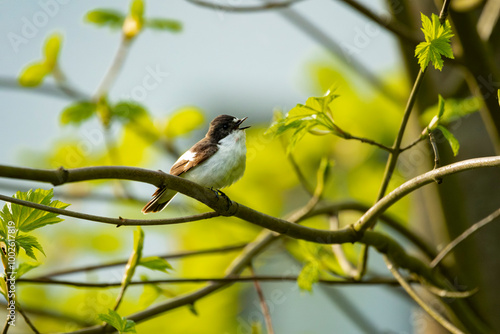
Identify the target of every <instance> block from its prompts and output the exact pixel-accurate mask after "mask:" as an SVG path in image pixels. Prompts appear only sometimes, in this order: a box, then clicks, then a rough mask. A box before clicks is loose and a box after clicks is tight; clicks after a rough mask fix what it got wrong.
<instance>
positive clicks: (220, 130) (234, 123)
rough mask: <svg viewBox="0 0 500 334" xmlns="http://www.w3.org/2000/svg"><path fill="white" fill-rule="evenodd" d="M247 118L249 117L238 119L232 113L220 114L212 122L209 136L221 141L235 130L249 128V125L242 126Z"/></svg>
mask: <svg viewBox="0 0 500 334" xmlns="http://www.w3.org/2000/svg"><path fill="white" fill-rule="evenodd" d="M246 119H247V117H245V118H242V119H238V118H236V117H234V116H230V115H219V116H217V117H215V118H214V120H213V121H212V122H210V128H209V129H208V133H207V137H209V138H211V139H212V140H214V141H216V142H219V141H220V140H221V139H223V138H225V137H226V136H227V135H229V134H230V133H232V132H233V131H240V130H245V129H248V128H249V126H245V127H240V125H241V123H243V121H244V120H246Z"/></svg>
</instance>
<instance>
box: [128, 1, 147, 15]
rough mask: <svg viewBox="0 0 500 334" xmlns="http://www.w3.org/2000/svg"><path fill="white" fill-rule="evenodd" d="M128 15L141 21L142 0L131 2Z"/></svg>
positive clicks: (142, 12)
mask: <svg viewBox="0 0 500 334" xmlns="http://www.w3.org/2000/svg"><path fill="white" fill-rule="evenodd" d="M130 14H131V15H132V16H135V17H138V18H141V19H142V18H143V17H144V2H143V1H142V0H132V3H131V5H130Z"/></svg>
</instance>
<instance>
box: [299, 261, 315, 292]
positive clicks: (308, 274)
mask: <svg viewBox="0 0 500 334" xmlns="http://www.w3.org/2000/svg"><path fill="white" fill-rule="evenodd" d="M318 281H319V263H318V262H317V261H310V262H308V263H306V264H305V265H304V267H303V268H302V271H301V272H300V274H299V277H298V278H297V284H298V285H299V288H300V289H302V290H306V291H309V292H312V285H313V284H314V283H317V282H318Z"/></svg>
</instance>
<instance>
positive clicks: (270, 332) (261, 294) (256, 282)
mask: <svg viewBox="0 0 500 334" xmlns="http://www.w3.org/2000/svg"><path fill="white" fill-rule="evenodd" d="M248 269H250V274H251V275H252V277H255V276H256V275H255V270H254V269H253V266H252V264H251V263H250V264H249V265H248ZM253 284H254V286H255V290H256V291H257V295H258V296H259V302H260V307H261V309H262V314H264V320H265V322H266V329H267V334H274V330H273V322H272V320H271V313H270V312H269V307H267V303H266V298H265V297H264V292H263V291H262V288H261V287H260V284H259V280H257V279H254V281H253Z"/></svg>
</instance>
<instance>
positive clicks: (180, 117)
mask: <svg viewBox="0 0 500 334" xmlns="http://www.w3.org/2000/svg"><path fill="white" fill-rule="evenodd" d="M204 123H205V116H204V115H203V113H202V112H201V110H200V109H198V108H196V107H184V108H181V109H179V110H177V111H176V112H175V113H174V114H173V115H172V116H171V117H170V119H169V120H168V123H167V125H166V127H165V135H166V136H167V137H168V138H176V137H180V136H185V135H187V134H189V133H190V132H191V131H193V130H196V129H198V128H200V127H201V126H202V125H203V124H204Z"/></svg>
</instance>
